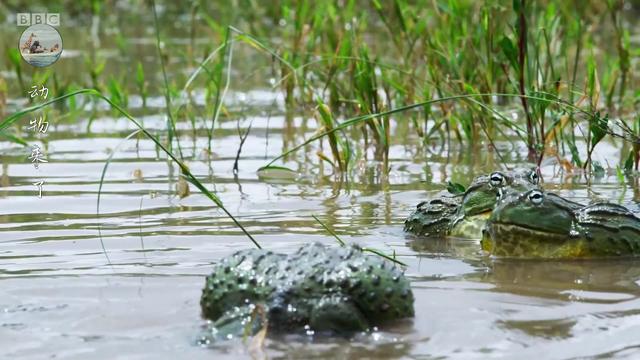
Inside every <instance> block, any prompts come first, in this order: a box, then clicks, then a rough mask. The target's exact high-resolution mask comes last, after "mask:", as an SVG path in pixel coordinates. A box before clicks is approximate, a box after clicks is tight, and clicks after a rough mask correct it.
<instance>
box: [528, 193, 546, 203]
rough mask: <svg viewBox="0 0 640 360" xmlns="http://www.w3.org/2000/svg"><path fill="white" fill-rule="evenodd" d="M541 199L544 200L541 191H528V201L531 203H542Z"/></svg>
mask: <svg viewBox="0 0 640 360" xmlns="http://www.w3.org/2000/svg"><path fill="white" fill-rule="evenodd" d="M543 200H544V195H543V194H542V191H538V190H533V191H532V192H530V193H529V201H531V203H532V204H534V205H540V204H542V201H543Z"/></svg>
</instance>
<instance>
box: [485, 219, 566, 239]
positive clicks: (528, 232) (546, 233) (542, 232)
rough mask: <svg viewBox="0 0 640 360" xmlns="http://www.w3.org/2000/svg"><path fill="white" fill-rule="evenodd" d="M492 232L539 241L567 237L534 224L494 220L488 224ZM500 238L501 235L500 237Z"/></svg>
mask: <svg viewBox="0 0 640 360" xmlns="http://www.w3.org/2000/svg"><path fill="white" fill-rule="evenodd" d="M488 227H489V228H491V232H493V233H495V232H499V233H500V234H509V233H517V234H518V235H519V236H524V237H529V238H535V239H538V240H546V239H549V240H555V239H556V238H557V237H563V238H564V237H567V234H565V233H560V232H555V231H552V230H547V229H542V228H539V227H535V226H534V224H522V223H514V222H508V221H497V220H494V221H492V222H491V223H489V224H488ZM498 237H499V235H498Z"/></svg>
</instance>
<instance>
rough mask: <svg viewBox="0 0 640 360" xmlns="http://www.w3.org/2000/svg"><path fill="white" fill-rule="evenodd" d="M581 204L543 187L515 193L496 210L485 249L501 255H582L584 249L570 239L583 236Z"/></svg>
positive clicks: (504, 199) (487, 232) (492, 215)
mask: <svg viewBox="0 0 640 360" xmlns="http://www.w3.org/2000/svg"><path fill="white" fill-rule="evenodd" d="M581 206H582V205H581V204H578V203H575V202H572V201H569V200H566V199H564V198H562V197H560V196H558V195H555V194H551V193H545V192H543V191H542V190H539V189H531V190H528V191H525V192H522V193H516V192H511V193H509V194H507V195H506V196H505V197H503V198H502V199H501V200H499V201H498V203H497V205H496V207H495V208H494V209H493V212H492V214H491V217H490V218H489V220H488V221H487V223H486V226H485V229H484V234H483V240H482V248H483V249H484V250H487V251H489V252H491V253H492V254H494V255H501V256H520V257H573V256H579V254H578V253H579V252H580V251H582V250H581V249H579V248H576V247H571V246H572V244H570V243H569V242H568V241H567V240H568V239H571V238H572V237H577V236H578V235H579V232H578V230H579V229H577V227H578V223H577V219H576V210H578V209H579V208H580V207H581Z"/></svg>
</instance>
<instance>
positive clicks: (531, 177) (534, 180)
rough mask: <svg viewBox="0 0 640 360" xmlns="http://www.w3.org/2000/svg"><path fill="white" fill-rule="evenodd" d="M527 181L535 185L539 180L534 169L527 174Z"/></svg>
mask: <svg viewBox="0 0 640 360" xmlns="http://www.w3.org/2000/svg"><path fill="white" fill-rule="evenodd" d="M529 181H530V182H531V183H532V184H534V185H537V184H538V182H539V181H540V177H539V176H538V174H537V173H536V172H535V171H531V174H529Z"/></svg>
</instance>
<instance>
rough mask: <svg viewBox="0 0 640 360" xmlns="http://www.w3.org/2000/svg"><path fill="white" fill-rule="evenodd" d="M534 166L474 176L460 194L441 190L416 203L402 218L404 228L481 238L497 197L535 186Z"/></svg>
mask: <svg viewBox="0 0 640 360" xmlns="http://www.w3.org/2000/svg"><path fill="white" fill-rule="evenodd" d="M538 182H539V178H538V174H537V173H536V171H535V170H533V169H522V168H519V169H514V170H513V171H509V172H500V171H495V172H493V173H491V174H490V175H481V176H478V177H476V178H475V179H474V180H473V182H472V183H471V185H469V188H468V189H466V190H465V191H464V192H463V193H461V194H456V195H453V194H449V193H445V194H443V193H441V194H438V195H437V196H436V197H434V198H433V199H430V200H427V201H423V202H421V203H419V204H418V206H417V207H416V210H415V211H414V212H413V213H411V215H409V217H408V218H407V219H406V220H405V222H404V231H407V232H411V233H413V234H416V235H420V236H427V237H445V236H456V237H464V238H475V239H480V238H481V236H482V228H483V226H484V223H485V221H486V220H487V219H488V218H489V215H490V214H491V210H492V209H493V207H494V206H495V204H496V201H497V199H498V198H499V197H501V196H502V195H503V194H505V193H507V192H522V191H526V190H529V189H534V188H537V187H538Z"/></svg>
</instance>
